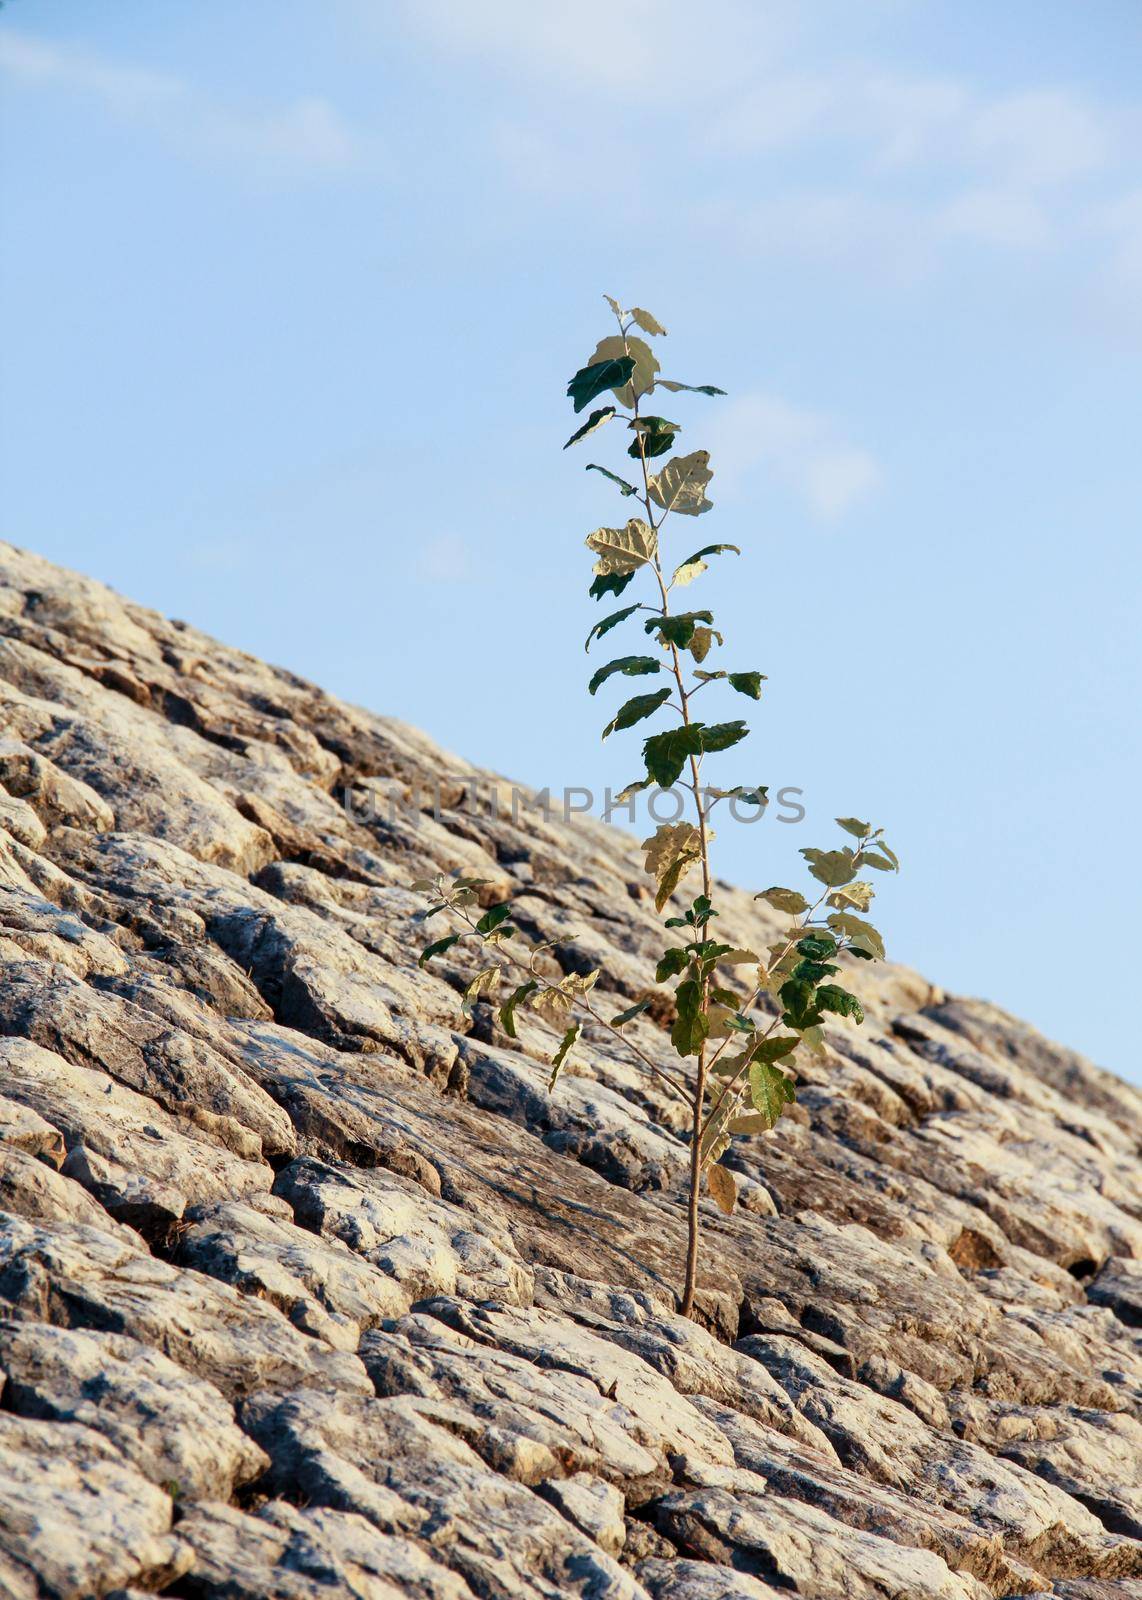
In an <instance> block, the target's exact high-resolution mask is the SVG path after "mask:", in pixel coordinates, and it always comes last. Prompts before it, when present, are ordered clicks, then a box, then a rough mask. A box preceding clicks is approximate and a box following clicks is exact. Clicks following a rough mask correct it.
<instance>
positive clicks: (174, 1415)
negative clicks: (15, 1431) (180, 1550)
mask: <svg viewBox="0 0 1142 1600" xmlns="http://www.w3.org/2000/svg"><path fill="white" fill-rule="evenodd" d="M0 1371H2V1372H3V1373H4V1374H5V1375H6V1377H7V1383H6V1384H5V1386H4V1388H3V1403H4V1406H5V1408H6V1409H7V1410H8V1411H14V1412H16V1413H17V1414H18V1415H20V1416H23V1417H36V1418H39V1419H41V1420H44V1421H52V1422H65V1423H75V1424H77V1425H79V1426H81V1427H83V1428H85V1429H90V1430H91V1431H92V1432H94V1433H98V1434H101V1435H102V1436H103V1438H104V1439H105V1440H106V1441H107V1442H108V1443H109V1444H110V1445H112V1446H114V1449H115V1451H116V1452H117V1453H118V1455H119V1456H120V1457H121V1458H122V1459H123V1460H124V1461H128V1462H130V1463H131V1465H132V1466H133V1467H135V1468H136V1469H137V1470H138V1471H139V1472H141V1473H142V1475H143V1476H144V1477H145V1478H146V1479H147V1481H148V1482H149V1483H151V1484H156V1485H158V1486H159V1487H160V1488H163V1489H165V1490H166V1491H167V1492H168V1494H170V1495H171V1496H172V1497H173V1498H174V1499H176V1500H177V1501H178V1502H179V1503H180V1504H181V1503H182V1502H183V1501H185V1500H199V1499H220V1500H228V1499H229V1498H230V1496H231V1495H232V1494H233V1493H234V1490H235V1488H236V1486H237V1485H239V1484H242V1483H246V1482H248V1481H249V1480H250V1479H251V1478H255V1477H257V1476H258V1474H259V1473H260V1472H262V1471H263V1470H264V1468H265V1467H267V1466H268V1465H269V1463H268V1461H267V1460H266V1457H265V1456H264V1455H263V1454H262V1452H261V1451H260V1450H259V1449H258V1447H257V1446H256V1445H255V1444H254V1443H253V1441H252V1440H251V1439H248V1438H247V1437H246V1435H245V1434H244V1433H242V1432H241V1430H240V1429H239V1428H238V1427H237V1426H236V1425H235V1422H234V1413H233V1409H232V1408H231V1406H230V1405H228V1404H227V1402H226V1401H225V1400H224V1399H223V1398H222V1396H221V1394H219V1392H218V1390H217V1389H216V1388H214V1386H213V1384H210V1383H205V1382H203V1381H202V1380H201V1379H199V1378H192V1377H190V1376H189V1375H188V1374H187V1373H186V1372H185V1371H184V1370H183V1369H182V1368H181V1367H179V1366H176V1364H175V1363H174V1362H173V1361H171V1360H169V1359H168V1358H167V1357H166V1356H164V1355H160V1353H159V1352H158V1351H157V1350H154V1349H151V1348H150V1347H149V1346H147V1345H145V1344H141V1343H140V1342H139V1341H138V1340H135V1339H129V1338H125V1337H124V1336H123V1335H122V1334H113V1333H83V1332H80V1331H78V1330H77V1329H69V1328H54V1327H51V1326H50V1325H47V1324H44V1323H34V1322H28V1323H15V1324H8V1325H7V1326H0Z"/></svg>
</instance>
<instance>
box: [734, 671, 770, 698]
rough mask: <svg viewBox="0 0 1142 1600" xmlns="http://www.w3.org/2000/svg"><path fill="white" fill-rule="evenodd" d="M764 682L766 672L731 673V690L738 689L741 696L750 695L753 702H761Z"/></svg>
mask: <svg viewBox="0 0 1142 1600" xmlns="http://www.w3.org/2000/svg"><path fill="white" fill-rule="evenodd" d="M764 680H765V673H764V672H731V673H730V688H731V689H736V690H737V692H738V693H739V694H748V695H749V697H750V699H751V700H760V699H761V685H762V683H763V681H764Z"/></svg>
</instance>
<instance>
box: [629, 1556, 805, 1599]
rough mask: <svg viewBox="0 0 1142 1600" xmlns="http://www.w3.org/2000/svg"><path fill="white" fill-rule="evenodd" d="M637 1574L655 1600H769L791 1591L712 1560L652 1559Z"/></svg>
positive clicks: (638, 1569)
mask: <svg viewBox="0 0 1142 1600" xmlns="http://www.w3.org/2000/svg"><path fill="white" fill-rule="evenodd" d="M635 1571H636V1572H637V1574H638V1577H639V1580H640V1582H642V1583H643V1584H644V1585H645V1586H646V1590H647V1593H648V1594H651V1595H653V1596H654V1600H769V1597H770V1596H774V1595H788V1594H789V1592H790V1591H789V1589H788V1588H786V1587H785V1586H784V1585H783V1586H782V1587H781V1588H780V1589H775V1588H774V1587H773V1586H772V1584H768V1583H763V1582H762V1581H761V1579H760V1578H751V1577H750V1576H749V1574H748V1573H745V1572H734V1571H733V1569H732V1568H730V1567H723V1566H721V1565H720V1564H718V1563H715V1562H711V1561H663V1560H662V1559H661V1558H659V1559H651V1560H648V1561H640V1562H639V1563H638V1566H637V1567H636V1568H635Z"/></svg>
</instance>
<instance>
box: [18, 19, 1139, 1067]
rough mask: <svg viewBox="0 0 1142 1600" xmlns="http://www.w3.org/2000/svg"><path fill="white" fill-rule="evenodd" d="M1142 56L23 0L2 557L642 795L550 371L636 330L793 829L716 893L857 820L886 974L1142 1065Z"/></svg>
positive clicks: (520, 757) (382, 703)
mask: <svg viewBox="0 0 1142 1600" xmlns="http://www.w3.org/2000/svg"><path fill="white" fill-rule="evenodd" d="M1140 65H1142V11H1140V10H1139V8H1138V5H1137V4H1136V0H1094V3H1092V4H1088V5H1084V6H1076V5H1074V4H1071V3H1061V0H1036V3H1030V0H1008V3H1006V4H1005V5H1003V6H1001V7H1000V6H995V5H993V4H989V3H982V0H956V3H954V4H953V3H947V4H935V3H927V4H925V3H921V0H867V3H865V4H863V5H861V6H859V7H857V6H853V5H852V4H851V3H848V0H846V3H840V0H808V3H804V0H803V3H798V4H782V3H759V0H708V3H707V4H705V5H703V6H702V7H700V8H695V7H694V6H693V5H692V4H688V3H682V0H653V3H649V0H628V3H626V4H625V5H623V6H622V7H615V6H614V5H612V4H609V3H607V4H604V3H601V0H580V3H578V4H577V5H575V6H558V7H556V6H554V5H548V6H545V5H537V4H536V3H535V0H407V3H406V0H326V3H324V4H322V5H314V4H313V3H312V0H309V3H308V4H301V3H295V0H272V3H271V0H244V3H243V4H242V5H241V6H231V5H225V4H223V3H221V0H157V3H156V0H117V3H116V4H115V5H113V6H99V7H95V6H92V5H91V4H90V3H80V0H9V3H8V4H7V5H6V6H5V8H4V11H3V16H2V19H0V91H2V96H3V103H2V111H0V119H2V120H0V134H2V159H3V185H4V201H3V219H2V227H3V238H2V248H0V315H2V317H3V322H4V328H3V340H4V349H5V352H6V360H5V369H6V370H5V377H4V396H3V406H4V413H3V463H2V465H3V483H4V488H3V506H2V523H0V527H2V531H3V534H4V536H6V537H8V538H10V539H12V540H13V541H14V542H16V543H17V544H21V545H26V546H29V547H31V548H33V549H36V550H38V551H41V552H42V553H44V554H45V555H47V556H49V557H51V558H52V559H54V560H57V561H60V562H64V563H67V564H69V565H72V566H75V567H78V568H80V569H82V570H84V571H87V572H90V573H92V574H94V575H95V576H97V577H99V578H102V579H104V580H105V581H107V582H110V583H111V584H113V585H114V586H115V587H117V588H119V589H121V590H123V591H124V592H126V593H128V594H130V595H131V596H133V597H135V598H137V599H139V600H141V601H144V602H146V603H148V604H151V605H154V606H157V607H159V608H160V609H162V610H164V611H166V612H168V613H171V614H174V615H176V616H182V617H185V618H186V619H188V620H190V621H192V622H194V623H195V624H197V625H198V626H200V627H203V628H205V629H207V630H209V631H210V632H212V633H215V634H217V635H219V636H220V637H222V638H224V639H226V640H227V641H229V642H232V643H235V644H238V645H241V646H243V647H245V648H246V649H249V650H251V651H253V652H255V653H256V654H258V655H261V656H265V657H268V658H269V659H271V660H273V661H276V662H279V663H282V664H283V665H287V666H289V667H291V668H292V669H294V670H295V671H298V672H300V673H303V674H305V675H307V676H309V677H311V678H314V679H316V680H318V681H319V682H321V683H323V684H325V685H326V686H328V687H329V688H331V689H333V690H335V691H336V692H338V693H340V694H342V695H344V696H346V697H347V698H349V699H351V700H354V701H357V702H359V703H363V704H367V705H369V706H371V707H373V708H375V709H377V710H380V711H383V712H386V713H391V714H394V715H397V716H400V717H403V718H405V719H407V720H409V721H411V722H415V723H418V724H420V725H421V726H423V727H424V728H425V729H426V730H427V731H429V732H430V733H431V734H432V735H433V736H434V737H436V738H437V739H439V740H440V741H441V742H442V743H444V744H445V745H447V746H449V747H451V748H453V749H455V750H457V751H459V752H461V753H463V754H464V755H465V756H467V757H470V758H472V759H474V760H477V761H480V762H482V763H485V764H487V765H490V766H494V767H496V768H498V769H499V770H501V771H503V772H505V773H508V774H510V775H512V776H514V777H519V778H521V779H523V780H525V781H527V782H529V783H532V784H535V785H536V786H541V785H544V784H550V785H552V786H555V787H558V786H561V785H563V784H569V783H581V784H589V785H591V786H593V787H596V788H598V789H600V790H601V788H602V786H603V785H604V784H607V783H610V784H612V785H613V786H614V787H615V788H618V787H619V786H621V785H622V784H623V783H624V782H626V781H628V780H629V779H631V778H632V777H634V776H635V775H636V771H637V759H636V758H637V739H636V736H635V733H630V734H626V735H619V736H615V738H613V739H611V740H609V741H608V742H607V744H606V745H605V746H601V745H600V742H599V737H598V733H599V727H600V725H601V723H602V722H603V721H604V720H605V718H606V717H607V716H608V715H610V712H611V710H612V709H613V703H617V702H616V696H614V695H612V696H610V697H609V698H608V697H607V695H606V694H605V693H600V695H599V696H598V701H597V702H596V701H591V700H590V699H588V697H587V695H586V693H585V692H584V687H583V686H582V685H581V682H580V680H583V679H585V677H586V675H587V674H586V672H585V670H584V661H585V657H584V656H583V652H582V641H583V638H584V636H585V634H586V632H587V629H588V628H589V627H590V625H591V624H592V622H594V621H595V620H596V618H597V616H598V610H597V608H596V607H595V605H594V602H592V601H590V600H589V599H588V598H587V596H586V593H585V589H586V584H587V582H588V581H589V573H588V564H589V558H588V556H587V553H586V552H585V551H584V549H583V547H582V540H583V537H584V536H585V534H586V533H587V532H589V531H590V530H591V529H592V528H593V527H596V526H598V525H599V524H601V523H607V522H615V521H619V520H621V519H622V516H623V514H624V511H625V506H624V503H623V502H622V501H621V500H618V499H617V498H616V497H614V496H613V495H612V492H611V490H610V488H609V486H608V485H607V484H606V483H605V482H604V481H603V480H602V479H600V478H598V477H597V476H596V475H595V474H593V473H592V474H584V472H583V466H584V464H585V461H586V460H587V459H590V456H588V455H585V454H577V453H576V452H571V451H568V452H567V454H563V453H562V452H561V450H560V446H561V445H562V442H563V440H564V439H565V438H566V437H567V435H568V433H569V432H570V431H571V426H572V420H571V416H570V407H569V405H568V402H567V401H566V400H565V398H564V396H563V389H564V386H565V384H566V381H567V378H568V377H569V376H570V374H571V373H572V372H573V371H574V370H575V368H576V367H578V366H580V365H581V364H582V363H583V362H584V361H585V360H586V358H587V356H588V355H589V353H590V352H591V350H592V349H593V348H594V344H595V341H596V340H597V339H598V338H599V337H601V336H603V335H604V334H606V333H608V332H609V331H610V329H609V327H608V325H607V316H606V312H605V307H604V303H603V301H602V298H601V296H602V294H603V293H604V292H606V293H610V294H613V295H617V296H618V297H620V298H621V299H623V300H624V301H626V302H628V303H629V302H635V303H639V304H642V305H645V306H648V307H649V308H650V309H651V310H652V311H653V312H654V313H655V314H656V315H657V316H658V317H659V318H660V319H661V320H662V321H663V322H664V323H665V324H666V326H667V327H668V328H669V329H670V336H669V338H668V339H666V340H665V341H662V344H663V349H662V351H661V352H660V354H661V359H662V361H663V370H664V372H669V373H670V374H672V375H675V376H677V377H679V378H681V379H683V380H685V381H691V382H696V383H707V382H713V383H717V384H720V385H721V386H722V387H723V388H725V389H727V390H728V391H729V398H728V399H727V400H721V401H714V400H709V401H707V400H703V399H701V398H700V397H696V396H678V397H671V405H670V410H669V412H668V414H669V415H673V416H676V417H677V420H679V421H680V422H682V423H683V425H684V427H685V430H686V431H685V434H684V435H683V438H684V441H685V443H686V445H687V447H689V448H696V447H698V446H700V445H701V446H706V447H708V448H709V449H710V451H711V455H712V465H713V467H714V469H715V478H714V481H713V484H712V486H711V491H710V492H711V495H712V498H713V499H714V502H715V510H714V511H713V512H712V513H711V514H709V515H707V516H705V517H704V518H703V519H702V520H701V522H700V523H697V522H691V523H690V524H689V525H688V528H687V531H686V532H685V533H683V534H681V535H677V536H676V539H677V540H678V541H679V547H678V554H679V555H683V554H686V553H688V551H689V548H690V545H691V534H692V533H693V532H694V531H695V529H696V530H697V532H698V534H699V537H698V538H697V539H696V540H693V543H704V542H706V541H707V540H713V539H719V540H732V541H734V542H736V543H738V544H741V545H742V546H743V549H744V552H745V553H744V555H743V557H742V560H741V562H740V563H736V564H735V565H734V566H733V567H732V568H731V567H730V566H729V565H728V564H723V565H721V566H720V568H719V569H718V570H717V571H716V572H712V573H711V574H710V575H708V576H707V577H706V578H705V579H703V580H702V585H703V587H702V592H701V599H700V600H699V598H698V594H699V591H698V588H697V586H696V587H695V589H694V590H693V591H691V592H692V593H693V594H694V596H695V600H694V603H695V604H702V605H709V606H711V607H712V608H713V609H714V611H715V612H716V614H717V618H718V623H719V626H721V627H722V628H723V630H724V632H725V634H726V636H727V638H728V640H729V641H730V647H729V648H728V649H727V652H726V659H727V664H729V665H730V666H735V665H736V666H740V667H757V668H760V669H761V670H762V671H764V672H766V673H767V674H768V676H769V683H768V685H767V689H766V695H765V698H764V700H763V702H762V704H761V705H760V706H759V707H757V708H756V710H755V711H754V714H753V716H752V721H753V724H754V726H755V728H756V730H757V731H756V732H755V735H754V738H753V741H752V743H751V745H748V746H745V747H744V752H743V753H741V755H742V759H740V760H736V761H735V759H734V757H725V758H722V759H723V763H724V769H725V778H726V780H727V781H738V780H739V779H741V778H743V777H745V776H747V775H748V777H750V778H751V779H754V780H757V781H762V782H768V783H769V784H770V785H771V786H775V787H776V786H780V785H782V784H790V785H798V786H800V787H801V788H803V789H804V791H805V797H806V799H805V803H806V805H807V807H808V811H809V816H808V819H807V821H806V822H805V823H804V824H803V825H801V826H799V827H783V826H781V825H779V824H777V822H776V821H775V819H774V818H773V817H772V816H771V817H769V818H767V819H766V821H765V822H764V823H762V824H760V825H758V826H756V827H753V828H747V827H739V828H736V829H735V828H733V827H724V828H723V830H722V837H721V838H720V839H719V841H718V845H717V847H716V848H717V849H718V851H719V852H720V854H719V858H718V865H719V868H720V870H721V871H722V872H723V873H724V874H725V875H726V876H729V877H732V878H734V879H736V880H738V881H740V882H743V883H745V884H748V885H756V886H757V887H758V888H761V887H764V886H765V885H767V884H769V883H772V882H784V881H791V880H793V879H795V877H796V874H797V870H798V869H797V865H796V863H797V861H798V858H797V855H796V850H797V848H798V847H799V846H800V845H802V844H809V843H818V844H820V843H825V842H831V823H830V819H831V818H832V816H833V815H835V814H836V813H837V812H844V813H856V814H858V815H871V816H872V817H874V818H875V820H876V821H878V822H882V823H884V824H885V825H886V826H887V827H888V829H889V837H890V839H891V840H892V842H893V843H894V844H895V845H896V847H897V849H898V850H899V853H900V854H901V856H902V857H903V860H904V871H903V873H902V875H901V877H900V879H899V880H893V881H892V882H891V883H889V884H888V885H887V886H886V887H885V890H884V893H883V895H882V898H881V901H880V907H881V914H880V916H879V918H878V920H879V921H880V923H881V925H882V927H883V928H884V929H885V932H886V934H887V935H888V937H889V940H890V944H891V949H892V953H894V954H896V955H897V956H899V957H900V958H901V959H902V960H906V961H909V962H911V963H912V964H914V965H916V966H918V967H920V968H921V969H923V970H924V971H925V972H927V973H928V974H929V975H930V976H932V977H933V978H935V979H936V980H938V981H939V982H942V983H943V984H945V985H946V986H947V987H949V988H951V989H955V990H959V991H966V992H970V993H977V994H982V995H985V996H987V997H988V998H991V999H994V1000H996V1001H998V1002H999V1003H1001V1004H1004V1005H1006V1006H1007V1007H1009V1008H1010V1009H1012V1010H1014V1011H1016V1012H1018V1013H1020V1014H1022V1015H1024V1016H1027V1017H1028V1018H1030V1019H1031V1020H1033V1021H1034V1022H1035V1023H1037V1024H1038V1025H1039V1026H1040V1027H1042V1028H1043V1029H1044V1030H1045V1031H1046V1032H1048V1033H1050V1034H1052V1035H1054V1036H1055V1037H1057V1038H1059V1039H1062V1040H1064V1041H1066V1042H1068V1043H1071V1044H1074V1045H1076V1046H1078V1047H1079V1048H1082V1049H1084V1050H1086V1051H1087V1052H1088V1053H1090V1054H1091V1055H1093V1056H1094V1057H1095V1058H1096V1059H1097V1060H1099V1061H1101V1062H1103V1063H1104V1064H1106V1065H1108V1066H1111V1067H1113V1068H1115V1069H1116V1070H1117V1071H1119V1072H1121V1073H1122V1074H1123V1075H1125V1076H1130V1077H1135V1078H1142V1071H1140V1069H1139V1065H1138V1059H1137V1051H1136V1046H1135V1044H1134V1042H1133V1034H1134V1021H1133V1017H1132V1015H1131V1012H1130V1006H1129V1002H1130V991H1131V989H1132V988H1135V987H1136V985H1135V984H1134V983H1133V981H1132V977H1131V966H1132V964H1131V962H1130V960H1129V959H1127V960H1122V959H1121V958H1117V956H1115V958H1111V956H1110V949H1111V941H1112V940H1113V941H1114V942H1115V943H1116V942H1117V938H1116V935H1115V932H1114V930H1115V929H1116V928H1117V926H1118V924H1119V918H1120V917H1123V918H1124V917H1125V916H1126V915H1127V914H1128V913H1129V911H1130V909H1131V897H1132V895H1133V894H1134V892H1135V891H1134V886H1133V876H1132V871H1131V862H1132V856H1133V845H1132V838H1133V830H1134V828H1135V827H1136V825H1137V812H1138V807H1137V799H1136V797H1137V793H1138V784H1139V777H1140V767H1142V762H1140V759H1139V740H1138V722H1139V717H1138V707H1139V678H1140V673H1139V654H1140V651H1139V643H1138V635H1139V629H1138V602H1139V581H1138V580H1139V558H1138V531H1137V530H1138V507H1139V503H1140V499H1142V450H1140V449H1139V433H1140V428H1139V422H1140V415H1139V412H1140V407H1139V361H1140V357H1142V94H1140V91H1139V88H1138V85H1139V81H1140V78H1139V66H1140ZM618 445H619V441H618V439H617V437H616V438H614V439H612V440H610V441H609V442H607V441H606V439H605V436H604V438H603V442H601V443H600V445H599V446H598V451H596V450H595V449H594V446H593V445H592V447H591V449H592V454H598V452H599V451H604V450H605V451H606V452H607V453H606V454H604V455H602V456H601V457H600V459H604V460H606V461H608V462H610V463H611V464H616V462H615V461H614V460H612V458H613V457H614V455H615V452H616V450H617V448H618ZM582 448H583V447H580V449H582ZM681 542H685V543H686V546H687V548H686V550H682V549H681V548H680V543H681ZM731 653H732V655H733V658H734V659H733V660H732V661H731V660H729V656H730V654H731ZM604 700H606V704H605V705H603V704H601V703H600V702H603V701H604ZM745 704H746V703H745V702H742V701H738V702H737V704H736V705H735V706H734V707H733V708H731V707H729V706H726V707H724V708H723V712H722V714H724V715H727V716H729V715H737V714H739V713H740V711H741V708H742V706H743V705H745ZM636 731H637V730H636Z"/></svg>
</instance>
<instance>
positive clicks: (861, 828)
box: [837, 817, 872, 839]
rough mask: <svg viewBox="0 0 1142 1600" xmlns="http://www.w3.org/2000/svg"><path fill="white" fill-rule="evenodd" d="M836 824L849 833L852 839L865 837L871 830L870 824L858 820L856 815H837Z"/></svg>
mask: <svg viewBox="0 0 1142 1600" xmlns="http://www.w3.org/2000/svg"><path fill="white" fill-rule="evenodd" d="M837 822H838V824H839V825H840V826H841V827H842V828H843V829H844V830H845V832H846V833H851V834H852V836H853V838H854V839H867V838H868V836H869V834H870V833H871V832H872V824H871V823H869V822H860V821H859V820H858V819H857V818H856V817H838V818H837Z"/></svg>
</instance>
